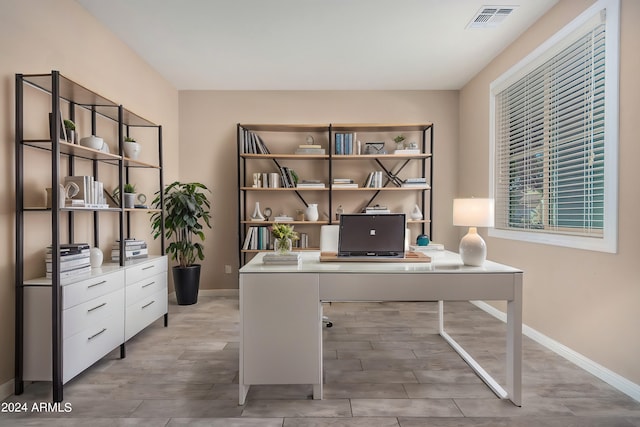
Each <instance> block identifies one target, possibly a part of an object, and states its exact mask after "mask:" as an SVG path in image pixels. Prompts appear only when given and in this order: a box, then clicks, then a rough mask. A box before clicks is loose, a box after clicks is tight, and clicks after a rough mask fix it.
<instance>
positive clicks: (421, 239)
mask: <svg viewBox="0 0 640 427" xmlns="http://www.w3.org/2000/svg"><path fill="white" fill-rule="evenodd" d="M416 244H417V245H418V246H428V245H429V236H427V235H426V234H421V235H419V236H418V238H417V239H416Z"/></svg>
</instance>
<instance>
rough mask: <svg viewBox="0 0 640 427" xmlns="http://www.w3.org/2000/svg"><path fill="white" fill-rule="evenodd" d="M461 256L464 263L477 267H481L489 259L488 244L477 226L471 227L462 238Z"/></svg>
mask: <svg viewBox="0 0 640 427" xmlns="http://www.w3.org/2000/svg"><path fill="white" fill-rule="evenodd" d="M460 257H462V262H463V263H464V265H471V266H475V267H480V266H481V265H482V264H483V263H484V261H485V260H486V259H487V244H486V243H485V242H484V240H483V239H482V237H480V235H479V234H478V229H477V228H476V227H469V232H468V233H467V234H466V235H465V236H464V237H463V238H462V240H460Z"/></svg>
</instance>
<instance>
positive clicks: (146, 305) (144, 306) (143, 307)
mask: <svg viewBox="0 0 640 427" xmlns="http://www.w3.org/2000/svg"><path fill="white" fill-rule="evenodd" d="M154 302H156V300H153V301H151V302H150V303H148V304H145V305H143V306H142V309H143V310H144V309H145V308H147V307H149V306H150V305H151V304H153V303H154Z"/></svg>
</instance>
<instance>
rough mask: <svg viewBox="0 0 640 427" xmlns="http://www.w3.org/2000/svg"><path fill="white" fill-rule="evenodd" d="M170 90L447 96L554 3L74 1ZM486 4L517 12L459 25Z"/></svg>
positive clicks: (494, 0) (499, 0)
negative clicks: (491, 23) (484, 24)
mask: <svg viewBox="0 0 640 427" xmlns="http://www.w3.org/2000/svg"><path fill="white" fill-rule="evenodd" d="M76 1H77V2H78V3H79V4H81V5H82V6H84V7H85V8H86V9H87V10H88V11H89V12H90V13H91V14H92V15H94V16H95V17H96V18H97V19H98V21H100V22H102V24H104V25H105V26H106V27H107V28H108V29H109V30H110V31H111V32H113V33H114V34H115V35H116V36H118V37H119V38H120V39H122V40H123V41H124V42H125V43H126V44H127V45H128V46H130V47H131V49H133V50H134V51H135V52H136V53H137V54H138V55H140V56H141V57H142V58H143V59H144V60H145V61H146V62H147V63H149V64H150V65H151V66H152V67H153V68H154V69H155V70H157V71H158V72H159V73H160V74H161V75H162V76H164V78H166V79H167V80H168V81H169V82H171V83H172V84H173V85H174V86H175V87H176V88H177V89H178V90H418V89H422V90H424V89H428V90H451V89H453V90H455V89H460V88H461V87H462V86H464V84H465V83H467V82H468V81H469V80H470V79H471V78H472V77H473V76H474V75H476V74H477V73H478V72H479V71H480V70H482V69H483V68H484V67H485V66H486V65H487V64H488V63H489V62H490V61H491V59H493V58H494V57H495V56H496V55H497V54H498V53H500V52H501V51H502V50H503V49H504V48H505V47H506V46H508V45H509V44H510V43H511V42H513V41H514V40H515V39H516V38H517V37H518V36H519V35H520V34H521V33H522V32H524V30H526V29H527V28H528V27H529V26H530V25H531V24H533V23H534V22H535V21H536V20H537V19H538V18H539V17H540V16H542V15H543V14H544V13H545V12H546V11H547V10H548V9H550V8H551V7H552V6H553V5H554V4H556V3H557V2H558V0H513V1H510V0H393V1H392V0H109V1H104V0H76ZM487 5H492V6H493V5H506V6H517V8H515V10H514V11H513V13H512V14H511V15H510V16H508V17H507V18H506V19H505V20H504V21H503V22H502V23H501V24H500V25H498V26H497V27H495V28H485V29H466V28H465V27H466V26H467V24H469V22H470V21H471V20H472V18H473V17H474V16H475V14H476V13H477V12H478V10H479V9H480V8H481V7H483V6H487Z"/></svg>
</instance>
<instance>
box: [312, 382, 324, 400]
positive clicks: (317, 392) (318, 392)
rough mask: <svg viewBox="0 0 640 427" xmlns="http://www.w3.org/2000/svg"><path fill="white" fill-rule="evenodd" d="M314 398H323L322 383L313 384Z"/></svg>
mask: <svg viewBox="0 0 640 427" xmlns="http://www.w3.org/2000/svg"><path fill="white" fill-rule="evenodd" d="M313 398H314V399H317V400H322V383H320V384H314V385H313Z"/></svg>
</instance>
